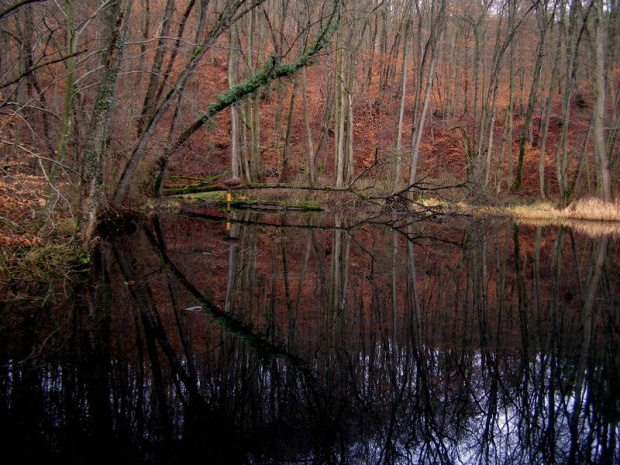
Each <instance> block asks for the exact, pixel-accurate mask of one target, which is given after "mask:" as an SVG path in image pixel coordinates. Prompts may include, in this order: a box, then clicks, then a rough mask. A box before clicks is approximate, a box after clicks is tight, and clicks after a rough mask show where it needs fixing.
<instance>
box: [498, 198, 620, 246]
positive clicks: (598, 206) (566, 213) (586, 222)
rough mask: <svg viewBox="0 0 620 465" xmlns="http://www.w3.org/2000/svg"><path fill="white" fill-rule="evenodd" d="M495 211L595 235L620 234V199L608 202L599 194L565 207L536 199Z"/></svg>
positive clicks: (524, 219)
mask: <svg viewBox="0 0 620 465" xmlns="http://www.w3.org/2000/svg"><path fill="white" fill-rule="evenodd" d="M493 213H499V214H507V215H509V216H512V217H513V218H514V219H515V221H516V222H518V223H522V224H532V225H547V224H558V225H563V226H567V227H570V228H573V229H574V230H575V231H577V232H579V233H582V234H586V235H588V236H593V237H598V236H602V235H611V236H615V237H618V236H620V201H618V200H616V201H615V202H605V201H603V200H600V199H596V198H587V199H580V200H577V201H575V202H573V203H572V204H570V205H569V206H568V207H566V208H564V209H559V208H556V207H554V206H553V205H551V204H549V203H537V204H533V205H525V206H524V205H520V206H513V207H507V208H505V209H495V210H494V211H493Z"/></svg>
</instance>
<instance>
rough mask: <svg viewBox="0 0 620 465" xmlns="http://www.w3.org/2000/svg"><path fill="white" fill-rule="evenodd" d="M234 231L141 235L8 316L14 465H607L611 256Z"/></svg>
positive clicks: (576, 239) (467, 240) (612, 248)
mask: <svg viewBox="0 0 620 465" xmlns="http://www.w3.org/2000/svg"><path fill="white" fill-rule="evenodd" d="M236 215H237V216H238V218H233V219H232V226H230V227H228V228H226V229H225V228H224V223H222V222H217V221H214V220H213V219H212V218H210V217H208V216H207V215H204V214H194V215H188V216H185V217H172V216H170V217H163V218H161V219H159V218H155V219H154V220H153V221H152V223H151V224H148V225H134V226H133V227H132V228H131V230H130V231H125V232H123V233H120V232H117V233H115V234H110V235H109V237H108V240H106V241H104V242H103V244H102V245H101V247H100V250H99V251H98V253H97V254H96V256H95V258H94V263H93V269H92V279H91V280H90V281H88V282H85V283H84V284H83V285H82V286H80V287H79V288H78V289H75V290H74V291H73V292H72V294H71V298H70V299H64V298H61V296H59V295H56V296H55V297H54V298H49V299H47V300H46V301H44V302H43V303H37V305H36V306H35V305H34V304H33V303H32V302H30V303H29V304H28V305H24V304H23V303H21V302H20V301H18V300H7V301H5V305H4V310H3V311H2V315H1V318H2V319H1V320H0V323H1V334H0V338H1V339H0V341H1V346H0V347H1V351H0V355H1V356H2V360H1V365H2V375H1V377H0V382H1V385H0V389H1V394H0V396H1V399H2V404H1V405H0V411H1V416H0V418H1V422H2V423H1V424H2V431H1V434H2V436H1V437H2V438H3V439H4V444H5V445H6V450H7V453H8V451H10V450H12V451H16V452H18V453H19V454H20V456H22V457H23V458H29V457H30V458H34V457H46V456H48V457H51V456H56V457H57V458H60V459H65V460H68V461H76V462H77V461H82V460H95V461H103V460H109V459H117V460H118V459H121V460H123V461H127V462H133V463H138V462H148V463H163V462H170V461H179V462H183V463H187V462H194V461H201V462H206V463H245V462H249V463H259V462H261V463H264V462H269V463H296V462H310V463H591V462H592V463H609V464H612V463H618V462H619V461H620V455H619V453H618V451H617V450H618V439H617V436H618V432H619V420H620V405H619V402H620V401H619V397H620V396H619V392H620V389H619V381H620V378H619V376H620V375H619V373H620V371H619V370H618V364H619V359H618V357H619V354H620V350H619V347H618V345H619V342H620V338H619V335H620V316H619V315H618V308H619V305H618V304H619V301H618V295H620V294H619V288H618V275H619V269H618V266H619V263H618V259H617V257H618V253H617V252H618V241H617V240H613V239H611V238H609V237H606V236H601V237H597V238H588V237H585V236H578V235H575V234H574V233H573V232H572V231H570V230H566V229H564V228H559V229H558V228H554V227H548V228H544V229H542V228H535V229H533V228H525V227H517V226H513V225H511V224H492V223H482V222H473V223H463V224H432V223H422V222H420V223H410V224H407V223H406V221H405V220H404V219H402V218H398V217H392V218H389V219H386V220H384V221H381V220H380V219H374V220H372V221H367V222H362V223H356V224H352V223H350V220H348V219H346V218H343V217H336V218H335V219H333V220H332V221H330V222H329V225H328V226H325V224H326V222H325V221H324V220H322V219H321V218H315V217H293V216H291V215H287V216H278V217H273V216H271V217H266V218H265V217H260V216H258V215H256V214H246V215H245V216H243V217H241V216H240V215H239V214H238V213H237V214H236ZM268 222H272V223H274V225H268V224H266V223H268ZM275 223H277V225H275ZM37 302H38V301H37Z"/></svg>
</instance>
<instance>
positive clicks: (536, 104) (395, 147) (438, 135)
mask: <svg viewBox="0 0 620 465" xmlns="http://www.w3.org/2000/svg"><path fill="white" fill-rule="evenodd" d="M619 9H620V2H617V1H613V0H587V1H581V0H573V1H569V0H436V1H435V0H432V1H426V0H358V1H356V2H352V1H350V0H323V1H321V2H313V1H309V0H183V1H178V0H177V1H175V0H133V1H132V0H84V1H74V0H62V1H60V0H59V1H46V0H21V1H15V0H11V1H9V0H3V1H1V2H0V50H2V53H1V54H0V160H2V182H1V186H0V195H1V197H2V203H3V207H2V208H1V209H0V227H1V228H2V229H1V231H0V237H1V238H2V240H3V243H4V244H5V245H10V244H11V237H13V238H14V237H16V236H17V237H21V239H19V241H17V242H16V243H18V244H24V243H26V244H28V243H29V242H28V241H31V242H36V241H37V240H39V239H38V238H39V237H40V236H41V235H42V234H43V233H42V231H43V232H44V231H49V230H52V229H54V228H55V227H56V226H57V225H58V224H59V221H60V219H64V220H66V219H67V218H69V219H71V221H72V222H73V224H74V227H75V228H76V229H75V231H77V234H78V237H79V238H80V242H81V244H82V245H85V246H87V245H88V244H89V243H90V242H91V241H92V239H93V238H94V237H95V236H96V227H97V225H98V223H99V222H100V221H102V220H103V219H109V218H117V217H119V216H123V215H124V214H126V213H127V212H131V211H135V209H137V208H141V207H143V206H145V205H150V204H152V202H153V201H154V199H156V198H159V197H161V196H162V195H166V193H175V192H178V191H179V188H178V186H181V188H183V187H188V184H187V183H188V182H190V184H189V187H192V186H194V187H196V186H198V187H199V188H200V187H202V186H207V185H209V184H211V185H220V186H221V182H222V180H224V179H228V181H229V186H228V189H230V186H231V185H234V189H237V188H239V189H242V188H243V187H244V186H247V187H252V188H254V189H257V188H258V187H261V186H265V187H272V188H273V187H279V188H282V189H284V193H280V194H279V195H280V196H281V197H284V198H286V196H287V195H289V194H287V192H289V193H290V192H292V189H300V188H303V189H307V190H308V191H319V192H320V191H321V190H323V191H325V190H329V191H332V192H334V191H339V190H340V191H343V192H346V193H353V194H359V195H360V196H362V193H365V192H370V194H365V195H364V196H363V198H365V199H368V198H371V197H372V198H375V199H380V200H382V201H384V203H385V202H387V201H388V200H390V199H392V200H393V199H398V200H401V199H403V200H411V199H413V198H416V195H418V194H420V192H423V190H420V189H419V187H420V186H426V189H427V190H430V191H431V193H432V192H437V189H443V188H445V187H450V186H459V187H461V188H463V190H464V192H465V193H466V194H465V196H466V201H467V202H469V203H473V204H476V203H477V204H491V203H501V202H504V203H505V202H515V201H516V202H533V201H549V202H552V203H553V204H554V205H557V206H561V207H565V206H567V205H569V204H570V203H571V202H572V201H574V200H576V199H581V198H590V197H596V198H599V199H601V200H603V201H607V202H610V203H609V205H610V206H609V208H616V209H617V204H614V203H613V202H614V198H615V195H617V188H616V187H615V186H617V185H618V181H619V178H620V162H619V160H618V159H619V158H620V157H619V154H620V151H619V143H618V136H619V131H620V92H619V90H620V87H619V84H620V74H619V73H620V68H619V67H618V55H619V52H620V41H619V40H618V39H617V35H618V33H619V28H620V16H619V14H620V11H619ZM184 183H185V184H184ZM191 183H193V184H191ZM238 185H240V186H238ZM175 186H176V187H177V189H176V190H175ZM429 186H430V187H429ZM181 190H182V189H181ZM290 195H293V194H290ZM295 195H297V194H295ZM373 195H374V197H373ZM614 205H615V206H614ZM24 223H28V225H31V224H34V226H24ZM33 227H34V229H33ZM27 230H28V231H29V232H30V233H31V234H30V235H28V234H25V232H26V231H27ZM20 234H21V236H20Z"/></svg>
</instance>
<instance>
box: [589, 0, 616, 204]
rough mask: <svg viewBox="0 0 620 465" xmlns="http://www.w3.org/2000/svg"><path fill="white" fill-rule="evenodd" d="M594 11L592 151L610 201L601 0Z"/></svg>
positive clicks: (603, 25)
mask: <svg viewBox="0 0 620 465" xmlns="http://www.w3.org/2000/svg"><path fill="white" fill-rule="evenodd" d="M594 1H595V2H596V6H595V8H596V11H595V17H594V29H595V31H594V32H595V41H594V52H595V53H594V57H595V60H594V61H595V63H594V79H593V80H592V87H593V88H592V91H593V93H594V108H593V114H592V118H593V119H594V125H593V126H594V128H593V129H594V152H595V154H596V158H597V161H598V170H599V173H598V174H599V176H598V177H599V189H600V191H601V196H602V197H603V199H604V200H606V201H608V202H609V201H611V178H610V175H609V157H608V154H607V144H606V140H605V93H606V86H605V40H606V33H605V26H606V23H605V18H604V12H603V9H604V2H603V0H594Z"/></svg>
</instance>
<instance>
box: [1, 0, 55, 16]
mask: <svg viewBox="0 0 620 465" xmlns="http://www.w3.org/2000/svg"><path fill="white" fill-rule="evenodd" d="M46 1H47V0H23V1H21V2H19V3H16V4H15V5H13V6H10V7H8V8H7V9H6V10H4V11H2V12H0V19H2V18H5V17H7V16H9V15H10V14H12V13H13V12H15V11H17V10H19V9H20V8H21V7H23V6H26V5H29V4H30V3H41V2H46Z"/></svg>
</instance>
